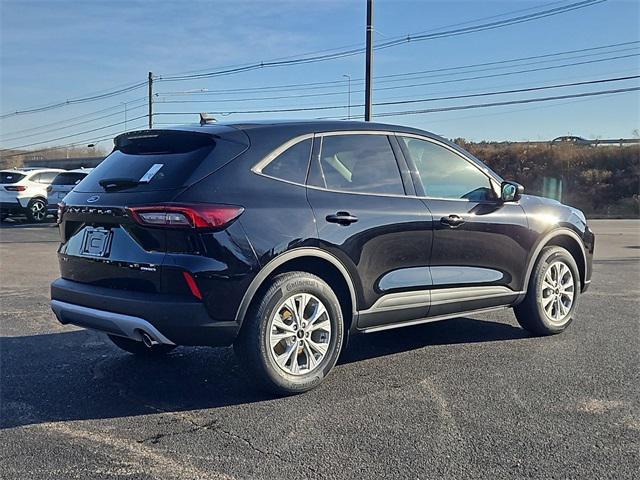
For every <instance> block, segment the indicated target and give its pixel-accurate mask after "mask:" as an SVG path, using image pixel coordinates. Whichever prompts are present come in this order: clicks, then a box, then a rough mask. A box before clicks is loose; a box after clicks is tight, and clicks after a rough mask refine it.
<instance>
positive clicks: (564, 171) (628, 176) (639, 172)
mask: <svg viewBox="0 0 640 480" xmlns="http://www.w3.org/2000/svg"><path fill="white" fill-rule="evenodd" d="M456 142H457V143H458V144H460V145H461V146H463V147H464V148H466V149H467V150H469V151H470V152H471V153H472V154H474V155H475V156H476V157H478V158H479V159H481V160H482V161H484V162H485V163H487V165H489V166H490V167H491V168H493V169H494V170H495V171H496V172H497V173H499V174H500V175H502V176H503V177H504V178H505V179H512V180H515V181H517V182H519V183H522V184H523V185H524V186H525V188H526V191H527V192H528V193H533V194H536V195H544V196H549V197H552V198H556V199H559V200H562V202H564V203H567V204H569V205H572V206H575V207H578V208H580V209H581V210H583V211H584V212H585V213H586V214H587V215H590V216H592V217H639V216H640V146H638V145H633V146H626V147H617V146H607V147H588V146H576V145H553V146H552V145H545V144H532V145H526V144H521V143H518V144H504V143H467V142H465V141H464V140H463V139H458V140H456Z"/></svg>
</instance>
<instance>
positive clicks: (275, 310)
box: [234, 272, 344, 395]
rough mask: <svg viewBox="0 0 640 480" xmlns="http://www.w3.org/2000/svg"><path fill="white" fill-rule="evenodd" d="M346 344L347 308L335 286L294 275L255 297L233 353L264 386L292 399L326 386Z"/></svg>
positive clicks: (283, 276)
mask: <svg viewBox="0 0 640 480" xmlns="http://www.w3.org/2000/svg"><path fill="white" fill-rule="evenodd" d="M343 340H344V322H343V318H342V310H341V307H340V302H339V301H338V298H337V297H336V294H335V293H334V292H333V290H332V289H331V287H330V286H329V285H328V284H327V283H326V282H325V281H324V280H322V279H321V278H319V277H317V276H315V275H312V274H310V273H307V272H289V273H283V274H280V275H278V276H276V277H274V278H273V280H272V281H271V283H270V284H269V285H268V286H267V288H266V290H263V293H262V294H259V296H258V297H256V299H255V303H254V305H253V307H252V308H251V309H250V310H249V312H248V313H247V316H246V318H245V320H244V324H243V326H242V330H241V332H240V335H239V336H238V339H237V340H236V342H235V343H234V351H235V352H236V355H237V357H238V359H239V360H240V361H241V363H242V364H243V365H244V367H245V368H246V369H247V370H248V372H249V373H250V374H251V376H252V377H254V379H255V381H256V382H257V383H258V385H259V387H261V388H263V389H265V390H268V391H270V392H273V393H276V394H278V395H292V394H297V393H302V392H306V391H308V390H311V389H312V388H315V387H317V386H318V385H319V384H320V383H322V381H323V380H324V378H325V377H326V376H327V375H328V374H329V372H330V371H331V369H332V368H333V367H334V365H335V364H336V361H337V360H338V356H339V355H340V350H341V349H342V344H343Z"/></svg>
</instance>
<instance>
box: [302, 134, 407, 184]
mask: <svg viewBox="0 0 640 480" xmlns="http://www.w3.org/2000/svg"><path fill="white" fill-rule="evenodd" d="M319 173H320V175H319V176H316V175H314V178H315V179H316V180H314V181H316V182H319V185H317V186H320V187H324V188H327V189H329V190H338V191H346V192H358V193H373V194H376V193H378V194H395V195H404V193H405V192H404V186H403V185H402V177H401V176H400V170H399V168H398V163H397V161H396V157H395V155H394V153H393V149H392V148H391V144H390V143H389V139H388V138H387V136H386V135H358V134H355V135H327V136H324V137H322V146H321V149H320V158H319Z"/></svg>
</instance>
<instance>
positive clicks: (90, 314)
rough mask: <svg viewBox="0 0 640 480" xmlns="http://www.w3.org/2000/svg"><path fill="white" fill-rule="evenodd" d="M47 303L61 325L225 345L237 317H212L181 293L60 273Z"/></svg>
mask: <svg viewBox="0 0 640 480" xmlns="http://www.w3.org/2000/svg"><path fill="white" fill-rule="evenodd" d="M51 308H52V310H53V312H54V313H55V314H56V317H57V318H58V320H59V321H60V322H61V323H63V324H69V323H70V324H73V325H78V326H80V327H85V328H91V329H94V330H99V331H102V332H105V333H109V334H113V335H120V336H125V337H129V338H132V339H134V340H140V339H141V336H140V335H141V333H142V332H145V333H147V334H148V335H150V336H151V337H152V338H154V339H155V340H156V341H158V342H160V343H165V344H169V345H171V344H176V345H204V346H225V345H230V344H231V343H233V341H234V340H235V338H236V336H237V334H238V331H239V329H240V328H239V325H238V324H237V323H236V322H233V321H231V322H227V321H215V320H212V319H211V317H210V316H209V314H208V313H207V311H206V309H205V307H204V305H203V304H202V303H201V302H198V301H195V300H192V299H190V298H189V297H184V296H181V295H162V294H157V293H143V292H131V291H126V290H115V289H111V288H104V287H96V286H93V285H88V284H84V283H78V282H73V281H70V280H65V279H62V278H59V279H57V280H55V281H54V282H53V283H52V284H51Z"/></svg>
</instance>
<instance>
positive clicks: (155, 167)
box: [140, 163, 164, 183]
mask: <svg viewBox="0 0 640 480" xmlns="http://www.w3.org/2000/svg"><path fill="white" fill-rule="evenodd" d="M162 167H164V163H154V164H153V165H151V168H149V170H147V173H145V174H144V175H143V176H142V177H141V178H140V183H149V182H150V181H151V179H152V178H153V177H154V175H155V174H156V173H158V172H159V171H160V169H161V168H162Z"/></svg>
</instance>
